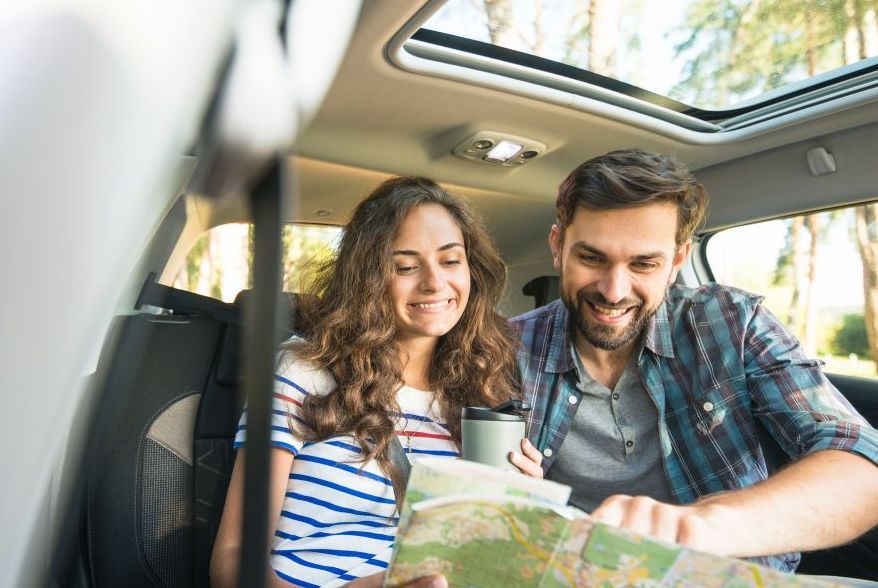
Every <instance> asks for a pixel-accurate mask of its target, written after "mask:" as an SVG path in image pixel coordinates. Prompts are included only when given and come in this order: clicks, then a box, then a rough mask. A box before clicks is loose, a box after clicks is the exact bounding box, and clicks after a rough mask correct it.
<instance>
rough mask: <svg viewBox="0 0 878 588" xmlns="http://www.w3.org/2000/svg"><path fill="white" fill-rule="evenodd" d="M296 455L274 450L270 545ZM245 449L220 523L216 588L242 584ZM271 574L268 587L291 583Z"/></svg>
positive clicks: (213, 566)
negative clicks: (240, 575) (240, 579)
mask: <svg viewBox="0 0 878 588" xmlns="http://www.w3.org/2000/svg"><path fill="white" fill-rule="evenodd" d="M293 458H294V456H293V454H292V453H290V452H289V451H287V450H285V449H280V448H278V447H272V448H271V465H270V468H269V471H270V474H269V475H270V478H269V486H268V526H267V528H268V545H269V546H270V545H271V543H272V539H273V538H274V531H275V528H276V527H277V521H278V518H280V513H281V509H282V508H283V501H284V496H285V495H286V492H287V483H288V481H289V477H290V471H291V470H292V467H293ZM244 475H245V470H244V450H243V449H239V450H238V456H237V458H236V459H235V466H234V468H233V469H232V479H231V480H230V481H229V491H228V493H227V494H226V504H225V507H224V508H223V517H222V520H221V521H220V526H219V531H218V532H217V535H216V541H215V542H214V544H213V552H212V553H211V557H210V584H211V586H213V587H214V588H235V587H236V586H237V585H238V566H239V564H240V561H241V524H242V520H243V518H244ZM267 572H268V574H269V575H268V580H267V585H268V586H277V587H280V586H284V587H286V588H289V586H290V585H289V584H288V583H286V582H284V581H283V580H282V579H280V578H279V577H278V576H277V574H275V573H274V572H273V571H272V570H271V568H270V567H269V569H268V570H267Z"/></svg>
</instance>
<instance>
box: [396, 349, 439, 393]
mask: <svg viewBox="0 0 878 588" xmlns="http://www.w3.org/2000/svg"><path fill="white" fill-rule="evenodd" d="M436 343H437V340H436V339H409V340H406V341H398V342H397V345H398V346H399V352H400V355H401V356H402V360H403V362H405V364H404V366H403V369H402V377H403V381H404V383H405V384H406V385H407V386H411V387H412V388H417V389H418V390H429V389H430V375H429V374H430V365H431V364H432V362H433V352H434V351H435V350H436Z"/></svg>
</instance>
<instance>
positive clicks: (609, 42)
mask: <svg viewBox="0 0 878 588" xmlns="http://www.w3.org/2000/svg"><path fill="white" fill-rule="evenodd" d="M621 6H622V3H621V2H619V1H618V0H591V5H590V6H589V8H588V39H589V43H588V69H589V70H591V71H593V72H594V73H597V74H601V75H602V76H613V75H614V74H615V70H616V45H617V44H618V42H619V19H620V18H621V15H622V13H621Z"/></svg>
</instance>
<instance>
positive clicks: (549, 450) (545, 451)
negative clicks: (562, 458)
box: [543, 447, 552, 457]
mask: <svg viewBox="0 0 878 588" xmlns="http://www.w3.org/2000/svg"><path fill="white" fill-rule="evenodd" d="M543 455H545V456H546V457H552V448H551V447H546V448H545V449H543Z"/></svg>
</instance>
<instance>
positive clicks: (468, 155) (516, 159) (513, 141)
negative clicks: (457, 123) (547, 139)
mask: <svg viewBox="0 0 878 588" xmlns="http://www.w3.org/2000/svg"><path fill="white" fill-rule="evenodd" d="M545 152H546V146H545V145H544V144H543V143H540V142H539V141H534V140H533V139H528V138H526V137H519V136H516V135H509V134H507V133H501V132H498V131H479V132H477V133H473V134H472V135H470V136H469V137H468V138H467V139H466V140H465V141H464V142H463V143H461V144H459V145H458V146H457V147H455V148H454V151H453V153H454V154H455V155H457V156H458V157H463V158H464V159H469V160H471V161H478V162H479V163H487V164H489V165H500V166H504V167H517V166H520V165H523V164H525V163H527V162H529V161H533V160H534V159H536V158H538V157H539V156H540V155H542V154H543V153H545Z"/></svg>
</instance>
